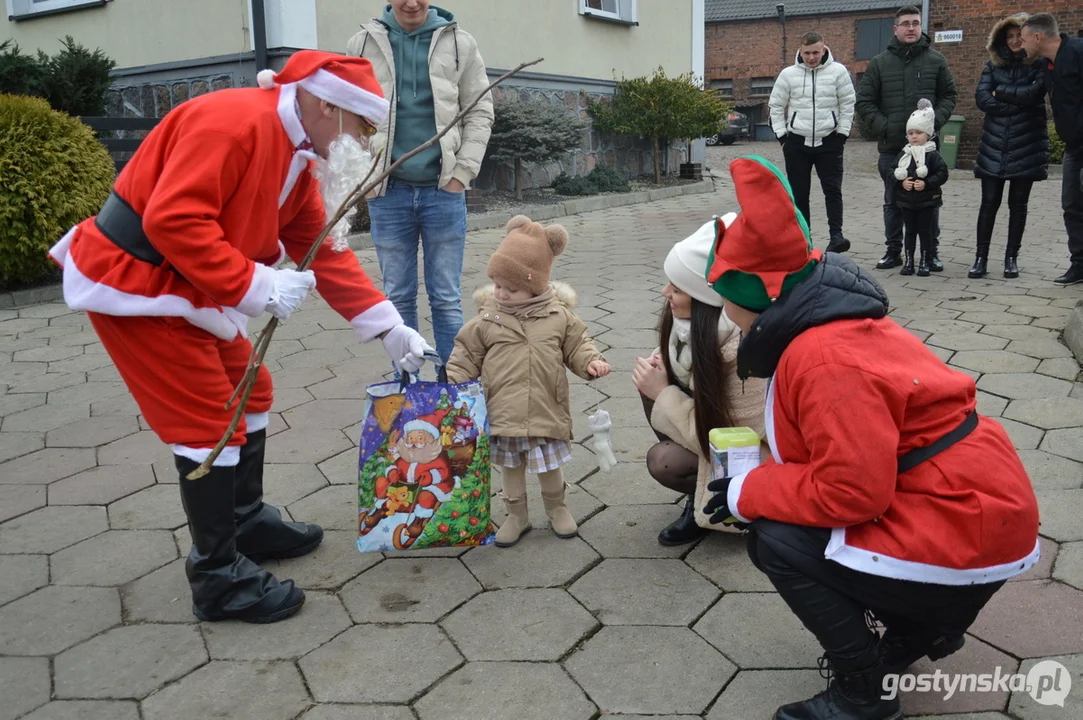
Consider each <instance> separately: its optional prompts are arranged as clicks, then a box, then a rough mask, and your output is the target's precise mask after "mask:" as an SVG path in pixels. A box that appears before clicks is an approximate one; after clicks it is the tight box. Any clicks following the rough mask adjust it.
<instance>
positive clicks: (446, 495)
mask: <svg viewBox="0 0 1083 720" xmlns="http://www.w3.org/2000/svg"><path fill="white" fill-rule="evenodd" d="M439 475H440V473H439V472H436V471H433V483H432V485H429V486H428V487H427V488H425V489H426V490H428V491H429V492H431V493H432V494H433V495H435V496H436V499H437V500H439V501H440V502H447V501H448V500H450V499H451V496H452V495H454V494H455V488H452V489H451V490H448V491H447V492H444V491H443V490H441V489H440V488H438V487H436V485H437V483H440V482H443V481H444V478H443V477H437V476H439Z"/></svg>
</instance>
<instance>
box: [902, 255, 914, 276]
mask: <svg viewBox="0 0 1083 720" xmlns="http://www.w3.org/2000/svg"><path fill="white" fill-rule="evenodd" d="M902 266H903V267H902V270H900V271H899V274H900V275H913V274H914V251H913V250H907V251H906V259H905V260H903V263H902Z"/></svg>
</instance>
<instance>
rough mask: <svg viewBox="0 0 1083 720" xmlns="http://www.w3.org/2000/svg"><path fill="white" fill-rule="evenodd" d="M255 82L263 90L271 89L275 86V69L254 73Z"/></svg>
mask: <svg viewBox="0 0 1083 720" xmlns="http://www.w3.org/2000/svg"><path fill="white" fill-rule="evenodd" d="M256 84H257V85H259V86H260V87H261V88H263V89H264V90H272V89H274V86H275V71H274V70H260V71H259V72H258V73H256Z"/></svg>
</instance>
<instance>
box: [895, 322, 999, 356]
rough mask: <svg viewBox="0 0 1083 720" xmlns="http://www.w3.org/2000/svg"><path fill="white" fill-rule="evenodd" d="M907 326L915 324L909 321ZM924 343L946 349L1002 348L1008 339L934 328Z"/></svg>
mask: <svg viewBox="0 0 1083 720" xmlns="http://www.w3.org/2000/svg"><path fill="white" fill-rule="evenodd" d="M907 327H917V326H916V325H915V324H914V323H909V324H908V325H907ZM974 327H975V328H976V327H977V326H974ZM918 329H919V330H925V329H927V328H925V327H918ZM925 344H926V345H930V346H932V347H940V348H944V349H946V350H1003V349H1004V348H1006V347H1007V346H1008V341H1007V340H1004V339H1003V338H998V337H993V336H992V335H986V334H984V333H979V332H945V331H944V330H941V329H936V330H935V334H934V335H933V336H932V337H930V338H929V339H928V340H926V341H925Z"/></svg>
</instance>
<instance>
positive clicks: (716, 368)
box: [658, 298, 733, 458]
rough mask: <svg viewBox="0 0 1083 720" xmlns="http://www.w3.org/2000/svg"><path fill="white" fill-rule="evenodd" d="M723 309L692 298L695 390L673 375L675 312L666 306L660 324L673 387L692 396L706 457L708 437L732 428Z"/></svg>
mask: <svg viewBox="0 0 1083 720" xmlns="http://www.w3.org/2000/svg"><path fill="white" fill-rule="evenodd" d="M721 317H722V308H720V307H715V306H713V305H708V304H706V303H702V302H700V301H699V300H696V299H695V298H692V331H691V335H690V336H689V338H688V341H689V345H691V347H692V389H691V390H689V388H687V387H685V386H684V385H683V384H682V383H681V382H680V381H679V380H678V379H677V376H676V375H675V374H674V372H673V363H672V362H671V360H670V357H669V336H670V334H671V333H672V332H673V310H672V309H671V308H670V307H669V303H668V302H666V303H665V304H664V305H663V307H662V318H661V320H660V322H659V323H658V335H659V337H660V342H659V343H658V344H659V347H660V348H661V350H662V362H663V365H664V367H665V368H666V376H667V377H668V379H669V384H670V385H676V386H677V387H679V388H680V389H681V390H682V391H683V392H684V393H685V394H686V395H689V396H691V398H692V405H693V408H694V412H695V419H696V439H697V440H698V441H699V447H700V451H701V452H702V455H703V457H705V458H707V457H710V456H711V444H710V440H709V439H708V436H709V434H710V432H711V430H712V429H714V428H720V427H731V426H732V424H733V421H732V420H731V414H730V407H729V402H728V401H727V399H726V387H725V386H726V371H725V362H724V361H723V359H722V348H721V345H720V343H719V337H718V321H719V320H720V319H721Z"/></svg>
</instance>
